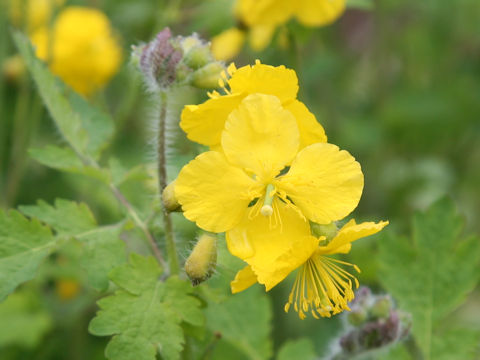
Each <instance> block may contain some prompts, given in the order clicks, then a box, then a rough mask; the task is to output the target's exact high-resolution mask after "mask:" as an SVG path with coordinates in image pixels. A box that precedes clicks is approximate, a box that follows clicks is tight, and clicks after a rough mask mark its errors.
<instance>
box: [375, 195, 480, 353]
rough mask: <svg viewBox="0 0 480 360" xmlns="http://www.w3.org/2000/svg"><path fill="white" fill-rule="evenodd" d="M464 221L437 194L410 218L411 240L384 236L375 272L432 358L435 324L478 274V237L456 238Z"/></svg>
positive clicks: (475, 281) (451, 308) (452, 308)
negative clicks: (408, 314) (408, 315)
mask: <svg viewBox="0 0 480 360" xmlns="http://www.w3.org/2000/svg"><path fill="white" fill-rule="evenodd" d="M462 226H463V221H462V218H461V217H460V216H459V215H458V214H457V212H456V210H455V207H454V205H453V203H452V202H451V201H450V200H448V199H442V200H440V201H438V202H436V203H435V204H433V205H432V206H431V207H430V208H429V209H428V210H427V211H426V212H425V213H423V214H417V215H416V216H415V217H414V222H413V239H412V240H411V241H410V240H409V239H405V238H400V237H397V236H394V235H392V234H390V233H389V232H387V233H386V235H384V239H383V240H381V242H380V275H379V278H380V280H381V282H382V284H383V285H384V287H385V288H386V289H387V290H388V291H389V292H390V293H391V294H392V295H393V296H394V297H395V298H396V299H397V300H398V302H399V305H400V308H401V309H404V310H407V311H409V312H411V313H412V315H413V334H414V336H415V338H416V341H417V342H418V344H419V346H420V348H421V349H422V351H423V352H424V355H425V358H426V359H427V360H428V359H433V358H435V357H434V356H433V354H434V351H435V349H434V345H435V342H436V339H435V337H436V336H440V335H437V333H438V330H437V325H438V324H439V322H440V321H441V320H443V319H444V318H445V316H446V315H447V314H449V313H450V312H451V311H452V310H454V309H455V308H456V307H458V306H459V305H460V304H461V303H462V302H463V301H464V300H465V297H466V295H467V294H468V293H469V292H470V291H471V290H472V289H473V288H474V286H475V284H476V283H477V281H478V279H479V272H478V267H479V263H480V241H479V239H478V238H477V237H468V238H465V239H460V238H459V237H460V233H461V230H462Z"/></svg>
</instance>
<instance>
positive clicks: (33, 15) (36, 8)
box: [9, 0, 65, 33]
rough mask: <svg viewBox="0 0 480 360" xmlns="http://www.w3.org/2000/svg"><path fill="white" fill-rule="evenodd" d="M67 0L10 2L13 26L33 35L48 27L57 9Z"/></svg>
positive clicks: (20, 0)
mask: <svg viewBox="0 0 480 360" xmlns="http://www.w3.org/2000/svg"><path fill="white" fill-rule="evenodd" d="M64 2H65V0H10V1H9V15H10V19H11V20H12V22H13V24H14V25H16V26H20V27H23V28H25V30H27V32H29V33H31V32H32V31H34V30H35V29H37V28H39V27H42V26H46V25H47V24H48V22H49V21H50V19H51V18H52V15H53V13H54V11H55V9H56V8H57V7H59V6H60V5H62V4H63V3H64Z"/></svg>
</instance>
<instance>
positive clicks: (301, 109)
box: [285, 100, 327, 149]
mask: <svg viewBox="0 0 480 360" xmlns="http://www.w3.org/2000/svg"><path fill="white" fill-rule="evenodd" d="M285 108H286V109H287V110H288V111H290V112H291V113H292V114H293V116H295V119H297V125H298V131H299V133H300V149H303V148H304V147H306V146H308V145H312V144H316V143H324V142H327V135H325V130H324V129H323V126H322V125H320V123H319V122H318V121H317V119H315V115H313V114H312V113H311V112H310V111H308V109H307V107H306V106H305V105H304V104H303V103H301V102H300V101H298V100H295V101H293V102H291V103H289V104H288V105H286V106H285Z"/></svg>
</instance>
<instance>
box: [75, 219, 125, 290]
mask: <svg viewBox="0 0 480 360" xmlns="http://www.w3.org/2000/svg"><path fill="white" fill-rule="evenodd" d="M121 231H122V228H121V226H118V225H116V226H104V227H99V228H96V229H95V230H92V231H89V232H87V233H85V234H83V235H80V236H77V237H76V238H77V239H78V240H79V241H80V242H81V243H82V244H83V245H84V252H83V254H82V257H81V258H80V266H81V267H82V268H83V269H85V272H86V274H87V279H88V282H89V284H90V285H91V286H92V287H94V288H95V289H97V290H100V291H102V290H106V289H107V288H108V283H109V280H108V273H109V272H110V271H111V270H112V269H113V268H115V267H117V266H120V265H122V264H123V263H125V261H126V256H125V243H124V242H123V241H122V240H121V239H120V233H121Z"/></svg>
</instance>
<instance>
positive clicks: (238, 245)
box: [227, 214, 388, 319]
mask: <svg viewBox="0 0 480 360" xmlns="http://www.w3.org/2000/svg"><path fill="white" fill-rule="evenodd" d="M262 221H264V220H263V219H261V218H257V219H254V221H253V222H254V223H255V224H254V226H252V225H250V226H249V227H248V228H246V227H239V228H237V229H235V230H234V231H230V232H228V233H227V244H228V248H229V250H230V252H231V253H232V254H233V255H236V256H238V257H241V258H242V259H244V260H245V261H246V262H247V263H248V265H247V266H246V267H245V268H243V269H242V270H240V271H239V272H238V273H237V276H236V277H235V279H234V280H233V281H232V283H231V287H232V292H233V293H237V292H240V291H243V290H245V289H246V288H248V287H250V286H251V285H253V284H255V283H257V282H258V283H260V284H263V285H265V288H266V290H267V291H268V290H270V289H271V288H272V287H274V286H275V285H277V284H278V283H279V282H280V281H282V280H283V279H285V277H286V276H287V275H288V274H289V273H290V272H292V271H293V270H295V269H296V268H299V271H298V273H297V276H296V279H295V283H294V286H293V289H292V291H291V293H290V296H289V298H288V302H287V304H286V305H285V311H287V312H288V310H289V309H290V307H291V305H293V308H294V309H295V311H297V312H298V315H299V317H300V318H301V319H304V318H305V317H306V314H307V313H309V312H310V313H311V314H312V315H313V316H314V317H315V318H318V317H319V316H322V317H330V316H331V315H334V314H338V313H340V312H342V311H343V310H350V309H349V307H348V302H349V301H351V300H353V298H354V293H353V284H355V286H356V287H358V280H357V278H356V277H355V276H354V275H352V274H351V273H350V272H348V271H347V270H345V269H344V268H342V266H347V267H351V268H353V269H354V270H356V271H357V272H359V271H360V270H359V269H358V267H357V266H356V265H354V264H350V263H347V262H344V261H341V260H338V259H335V258H332V257H330V256H329V255H334V254H345V253H348V252H349V251H350V249H351V246H352V245H351V243H352V242H353V241H355V240H358V239H360V238H362V237H366V236H369V235H372V234H375V233H377V232H379V231H380V230H382V229H383V228H384V227H385V226H386V225H387V224H388V222H387V221H381V222H379V223H374V222H365V223H361V224H356V223H355V220H350V221H349V222H348V223H347V224H345V225H344V226H343V227H342V228H341V229H340V230H339V231H338V233H337V234H336V236H335V237H334V238H333V239H332V240H331V241H330V242H329V243H328V244H323V243H324V242H325V237H320V238H316V237H314V236H312V235H310V229H309V226H308V224H303V225H302V222H301V218H299V217H298V216H297V218H296V219H295V215H294V214H291V215H290V218H289V221H290V225H295V230H293V231H288V230H287V231H285V229H284V230H283V231H281V230H280V229H269V230H265V226H261V222H262ZM319 242H320V246H318V244H319ZM277 243H280V246H276V244H277ZM246 248H247V249H248V248H250V249H251V251H250V255H249V256H245V255H246V254H247V253H246V252H245V249H246Z"/></svg>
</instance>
